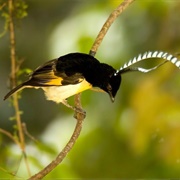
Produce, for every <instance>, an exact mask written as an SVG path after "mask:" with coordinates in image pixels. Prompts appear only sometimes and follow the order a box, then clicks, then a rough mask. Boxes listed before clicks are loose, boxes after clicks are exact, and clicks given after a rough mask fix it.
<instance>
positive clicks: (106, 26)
mask: <svg viewBox="0 0 180 180" xmlns="http://www.w3.org/2000/svg"><path fill="white" fill-rule="evenodd" d="M133 1H135V0H124V1H123V2H122V3H121V4H120V5H119V6H118V7H117V8H116V9H115V10H114V11H113V12H112V13H111V14H110V16H109V17H108V19H107V20H106V22H105V23H104V25H103V27H102V28H101V30H100V32H99V34H98V35H97V37H96V40H95V41H94V44H93V45H92V47H91V50H90V52H89V54H90V55H91V56H95V55H96V52H97V50H98V48H99V46H100V44H101V42H102V40H103V39H104V36H105V35H106V33H107V31H108V30H109V28H110V26H111V25H112V23H113V22H114V21H115V19H116V18H117V17H118V16H119V15H120V14H121V13H122V12H123V11H124V10H125V9H126V8H127V7H128V6H129V5H130V4H131V3H132V2H133Z"/></svg>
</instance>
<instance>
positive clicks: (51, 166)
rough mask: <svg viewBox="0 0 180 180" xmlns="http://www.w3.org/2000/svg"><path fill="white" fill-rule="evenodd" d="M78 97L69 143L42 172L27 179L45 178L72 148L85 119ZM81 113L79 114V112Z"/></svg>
mask: <svg viewBox="0 0 180 180" xmlns="http://www.w3.org/2000/svg"><path fill="white" fill-rule="evenodd" d="M79 97H80V96H76V99H75V101H76V103H77V104H78V111H76V112H75V115H74V116H75V118H76V119H77V123H76V127H75V129H74V132H73V134H72V136H71V138H70V140H69V142H68V143H67V144H66V146H65V147H64V148H63V150H62V151H61V152H60V153H59V154H58V156H57V157H56V159H55V160H54V161H52V162H51V163H50V164H49V165H48V166H46V167H45V168H44V169H43V170H41V171H40V172H38V173H37V174H35V175H33V176H32V177H30V178H29V180H37V179H42V178H43V177H44V176H46V175H47V174H48V173H50V172H51V171H52V170H53V169H54V168H55V167H56V166H57V165H58V164H60V163H61V162H62V161H63V159H64V158H65V157H66V155H67V154H68V153H69V151H70V150H71V149H72V147H73V146H74V144H75V142H76V140H77V139H78V137H79V135H80V132H81V129H82V123H83V120H84V118H85V114H84V112H83V111H82V109H80V108H81V102H80V98H79ZM80 111H81V112H80Z"/></svg>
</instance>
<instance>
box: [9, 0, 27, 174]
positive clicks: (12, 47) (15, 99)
mask: <svg viewBox="0 0 180 180" xmlns="http://www.w3.org/2000/svg"><path fill="white" fill-rule="evenodd" d="M13 2H14V1H13V0H8V11H9V21H8V27H9V36H10V56H11V74H10V80H11V86H12V87H15V86H16V85H17V84H16V75H17V69H18V68H19V67H18V65H17V62H16V44H15V30H14V19H13V12H14V8H15V7H14V4H13ZM13 106H14V110H15V119H16V124H17V129H18V138H19V147H20V149H21V151H22V153H23V157H24V159H25V163H26V168H27V171H28V174H29V175H30V169H29V165H28V163H27V158H26V153H25V140H24V133H23V128H22V122H21V115H20V109H19V102H18V95H17V94H14V95H13ZM6 135H7V133H6ZM9 137H10V136H9Z"/></svg>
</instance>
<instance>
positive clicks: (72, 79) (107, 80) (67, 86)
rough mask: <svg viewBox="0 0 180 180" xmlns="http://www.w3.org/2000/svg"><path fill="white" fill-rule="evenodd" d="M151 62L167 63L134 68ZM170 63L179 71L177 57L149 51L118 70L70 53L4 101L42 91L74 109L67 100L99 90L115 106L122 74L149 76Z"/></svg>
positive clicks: (35, 74) (41, 68) (33, 75)
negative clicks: (26, 91) (27, 91)
mask: <svg viewBox="0 0 180 180" xmlns="http://www.w3.org/2000/svg"><path fill="white" fill-rule="evenodd" d="M150 58H160V59H164V60H165V61H164V62H163V63H161V64H159V65H157V66H155V67H153V68H150V69H145V68H142V67H133V65H134V64H136V63H137V62H140V61H142V60H146V59H150ZM167 61H169V62H171V63H173V64H174V65H175V66H177V67H178V68H180V61H179V60H178V59H177V58H176V57H175V56H173V55H171V54H169V53H167V52H162V51H153V52H151V51H149V52H145V53H144V54H139V55H138V56H137V57H134V58H133V59H131V60H130V61H128V62H127V63H125V64H124V65H123V66H122V67H120V69H118V70H116V69H114V68H113V67H112V66H110V65H108V64H105V63H101V62H99V61H98V60H97V59H96V58H94V57H93V56H91V55H88V54H84V53H70V54H67V55H64V56H61V57H59V58H57V59H53V60H51V61H48V62H46V63H45V64H43V65H42V66H39V67H38V68H37V69H35V71H33V72H32V73H31V74H30V75H29V78H28V80H27V81H25V82H23V83H22V84H20V85H18V86H17V87H15V88H13V89H12V90H11V91H10V92H8V93H7V94H6V96H5V97H4V100H5V99H7V98H8V97H9V96H11V95H12V94H14V93H15V92H17V91H19V90H22V89H23V88H42V89H43V90H44V92H45V95H46V98H47V100H51V101H54V102H56V103H63V104H64V105H66V106H68V107H71V106H70V105H68V103H67V102H66V99H67V98H68V97H70V96H73V95H75V94H78V93H80V92H82V91H85V90H88V89H92V88H94V87H97V88H99V89H100V91H104V92H106V93H107V94H109V96H110V99H111V101H112V102H114V100H115V96H116V93H117V91H118V90H119V87H120V84H121V75H122V74H123V73H126V72H132V71H139V72H143V73H147V72H149V71H152V70H154V69H156V68H158V67H159V66H161V65H162V64H164V63H165V62H167Z"/></svg>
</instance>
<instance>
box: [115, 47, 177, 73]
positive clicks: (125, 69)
mask: <svg viewBox="0 0 180 180" xmlns="http://www.w3.org/2000/svg"><path fill="white" fill-rule="evenodd" d="M150 58H159V59H164V60H165V61H164V62H163V63H160V64H159V65H157V66H154V67H152V68H149V69H145V68H142V67H131V66H132V65H134V64H136V63H138V62H140V61H143V60H146V59H150ZM168 61H169V62H171V63H173V64H174V65H175V66H176V67H178V68H180V60H178V58H177V57H175V56H173V55H172V54H169V53H167V52H162V51H153V52H152V51H149V52H145V53H144V54H139V55H138V56H137V57H134V58H133V59H131V60H130V61H128V62H127V63H125V64H124V65H123V66H122V67H120V69H119V70H117V71H116V73H115V74H114V75H116V76H117V75H120V74H122V73H125V72H131V71H139V72H143V73H147V72H150V71H152V70H155V69H157V68H158V67H160V66H161V65H163V64H164V63H166V62H168Z"/></svg>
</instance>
